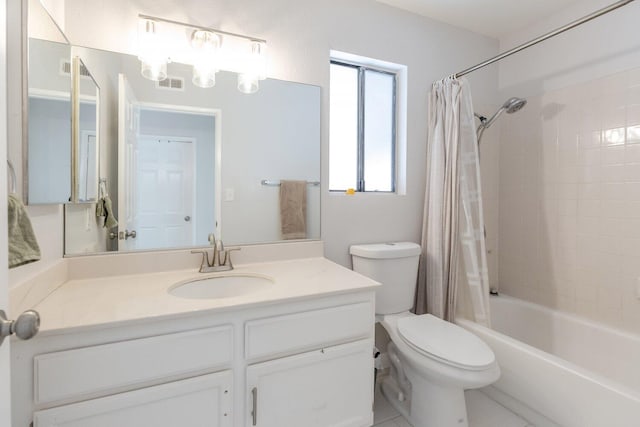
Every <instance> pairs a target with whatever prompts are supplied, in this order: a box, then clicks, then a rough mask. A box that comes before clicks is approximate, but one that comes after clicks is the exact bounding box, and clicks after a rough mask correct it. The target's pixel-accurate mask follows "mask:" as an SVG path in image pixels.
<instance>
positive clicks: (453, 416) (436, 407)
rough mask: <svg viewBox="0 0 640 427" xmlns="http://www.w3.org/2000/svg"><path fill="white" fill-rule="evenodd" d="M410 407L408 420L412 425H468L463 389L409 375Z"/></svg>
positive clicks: (417, 426) (460, 426)
mask: <svg viewBox="0 0 640 427" xmlns="http://www.w3.org/2000/svg"><path fill="white" fill-rule="evenodd" d="M409 378H411V384H412V391H411V409H410V411H409V421H411V424H412V425H413V426H414V427H440V426H448V427H469V422H468V418H467V403H466V401H465V399H464V390H463V389H461V388H457V387H451V386H446V385H441V384H438V383H435V382H432V381H428V380H425V379H424V378H423V377H421V376H420V375H410V376H409Z"/></svg>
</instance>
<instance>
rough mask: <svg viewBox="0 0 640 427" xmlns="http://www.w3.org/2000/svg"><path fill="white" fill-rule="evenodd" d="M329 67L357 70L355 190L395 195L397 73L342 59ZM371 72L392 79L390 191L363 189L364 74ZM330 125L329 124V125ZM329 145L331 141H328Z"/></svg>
mask: <svg viewBox="0 0 640 427" xmlns="http://www.w3.org/2000/svg"><path fill="white" fill-rule="evenodd" d="M331 65H338V66H343V67H349V68H354V69H356V70H358V88H357V90H358V137H357V149H358V156H357V165H356V168H357V170H356V188H355V190H356V191H357V192H359V193H384V194H390V193H396V192H397V189H398V165H397V150H398V71H396V70H389V69H384V68H380V67H373V66H370V65H363V64H358V63H357V62H349V61H345V60H342V59H336V58H331V59H330V61H329V67H331ZM367 71H373V72H376V73H380V74H386V75H388V76H392V77H393V94H392V97H391V102H392V115H391V121H392V123H391V135H392V139H391V189H390V190H387V191H385V190H366V189H365V180H364V174H365V165H364V163H365V148H366V147H365V131H364V126H365V116H366V111H365V98H366V93H365V83H366V72H367ZM330 125H331V124H330ZM329 143H331V141H329ZM329 173H331V167H329ZM346 190H347V188H345V189H333V188H329V191H330V192H344V191H346Z"/></svg>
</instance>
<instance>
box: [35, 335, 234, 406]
mask: <svg viewBox="0 0 640 427" xmlns="http://www.w3.org/2000/svg"><path fill="white" fill-rule="evenodd" d="M232 332H233V330H232V327H231V326H222V327H216V328H207V329H199V330H195V331H189V332H181V333H176V334H168V335H160V336H156V337H150V338H141V339H136V340H131V341H123V342H117V343H113V344H105V345H98V346H94V347H86V348H80V349H75V350H67V351H60V352H56V353H48V354H42V355H38V356H36V357H35V358H34V383H35V384H34V400H35V403H36V404H43V403H48V402H54V401H60V400H70V399H71V400H72V399H74V398H82V399H85V398H86V397H88V396H91V397H95V396H98V395H101V394H106V393H107V392H109V391H123V390H126V389H127V388H133V387H134V386H136V385H138V384H143V383H148V382H152V381H157V380H159V379H163V378H169V379H170V378H176V377H179V376H182V375H188V374H192V373H199V372H203V371H207V370H213V369H215V368H222V367H223V366H225V365H228V364H230V362H231V360H232V358H233V333H232Z"/></svg>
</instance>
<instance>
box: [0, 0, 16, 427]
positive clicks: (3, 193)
mask: <svg viewBox="0 0 640 427" xmlns="http://www.w3.org/2000/svg"><path fill="white" fill-rule="evenodd" d="M6 34H7V3H6V2H0V174H2V176H5V177H6V176H7V161H6V160H7V159H6V156H7V37H6ZM2 182H3V183H4V184H3V185H0V204H2V206H7V186H6V182H7V181H6V179H5V180H3V181H2ZM7 259H8V242H7V209H6V208H3V209H0V310H5V311H8V308H9V299H8V295H7V294H8V291H9V289H8V288H9V286H8V283H7V282H8V275H9V274H8V266H7ZM9 314H10V315H11V314H13V313H9ZM9 364H10V363H9V340H8V339H5V340H4V342H3V343H2V345H0V426H7V427H8V426H10V425H11V381H9V378H10V377H9V372H10V366H9Z"/></svg>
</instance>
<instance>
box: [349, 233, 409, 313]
mask: <svg viewBox="0 0 640 427" xmlns="http://www.w3.org/2000/svg"><path fill="white" fill-rule="evenodd" d="M349 252H350V253H351V259H352V261H353V270H354V271H356V272H358V273H360V274H363V275H365V276H367V277H369V278H371V279H373V280H375V281H377V282H380V283H381V284H382V286H381V287H380V288H378V289H376V314H392V313H400V312H403V311H407V310H410V309H411V308H412V307H413V302H414V297H415V292H416V280H417V277H418V261H419V260H420V246H419V245H417V244H415V243H411V242H398V243H376V244H370V245H354V246H351V248H350V250H349Z"/></svg>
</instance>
